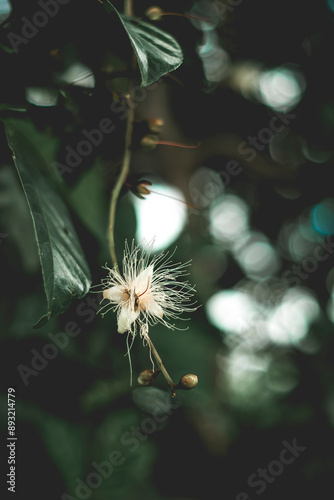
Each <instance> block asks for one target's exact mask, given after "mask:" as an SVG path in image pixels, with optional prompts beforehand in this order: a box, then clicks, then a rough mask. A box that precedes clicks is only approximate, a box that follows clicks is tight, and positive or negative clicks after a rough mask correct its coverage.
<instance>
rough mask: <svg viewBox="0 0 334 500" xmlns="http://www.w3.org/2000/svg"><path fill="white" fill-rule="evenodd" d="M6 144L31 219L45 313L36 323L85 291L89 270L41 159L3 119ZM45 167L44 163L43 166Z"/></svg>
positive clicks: (65, 306)
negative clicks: (41, 281) (41, 274)
mask: <svg viewBox="0 0 334 500" xmlns="http://www.w3.org/2000/svg"><path fill="white" fill-rule="evenodd" d="M6 133H7V139H8V144H9V146H10V148H11V149H12V151H13V159H14V162H15V165H16V168H17V171H18V174H19V177H20V180H21V183H22V186H23V189H24V192H25V195H26V198H27V201H28V205H29V208H30V213H31V216H32V219H33V223H34V229H35V235H36V240H37V245H38V251H39V256H40V261H41V265H42V273H43V280H44V288H45V294H46V299H47V313H46V314H45V315H44V316H43V317H42V318H41V320H40V321H39V323H38V324H37V325H36V326H41V325H42V324H43V323H45V321H46V320H48V319H50V318H51V316H58V315H59V314H61V313H63V312H64V311H65V310H66V309H67V308H68V307H69V305H70V303H71V301H72V299H73V297H74V296H77V297H79V298H81V297H83V296H84V295H86V294H87V292H88V291H89V288H90V284H91V278H90V272H89V268H88V265H87V263H86V260H85V257H84V254H83V251H82V248H81V245H80V243H79V240H78V237H77V234H76V232H75V229H74V227H73V225H72V223H71V220H70V215H69V213H68V210H67V208H66V206H65V204H64V202H63V200H62V199H61V197H60V196H59V194H58V193H57V192H56V191H55V190H54V189H53V188H52V186H51V185H50V184H49V183H48V182H47V180H46V179H45V177H44V175H43V173H42V172H43V162H44V160H43V159H42V158H41V157H40V156H39V154H38V152H37V151H36V150H35V149H34V148H33V146H32V145H31V144H30V142H29V141H28V140H27V139H26V137H25V135H24V134H22V132H21V131H20V130H19V128H18V126H17V125H16V124H14V123H13V122H6ZM44 171H45V167H44Z"/></svg>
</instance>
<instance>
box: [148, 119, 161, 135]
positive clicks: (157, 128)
mask: <svg viewBox="0 0 334 500" xmlns="http://www.w3.org/2000/svg"><path fill="white" fill-rule="evenodd" d="M163 125H164V121H163V119H162V118H149V120H148V126H149V129H150V131H151V132H153V134H159V133H160V132H161V129H162V127H163Z"/></svg>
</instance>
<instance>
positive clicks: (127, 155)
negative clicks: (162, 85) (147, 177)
mask: <svg viewBox="0 0 334 500" xmlns="http://www.w3.org/2000/svg"><path fill="white" fill-rule="evenodd" d="M124 14H126V15H128V16H130V15H131V14H132V0H125V1H124ZM135 63H136V61H135V57H134V54H133V57H132V67H133V68H132V69H134V66H135ZM132 88H133V81H132V80H130V81H129V86H128V95H127V101H128V116H127V122H126V130H125V139H124V155H123V162H122V166H121V169H120V172H119V175H118V178H117V181H116V183H115V185H114V187H113V190H112V192H111V198H110V208H109V226H108V242H109V250H110V255H111V260H112V263H113V267H114V268H115V269H116V270H118V264H117V257H116V251H115V236H114V229H115V215H116V205H117V200H118V197H119V194H120V192H121V189H122V186H123V184H124V183H125V181H126V179H127V177H128V174H129V168H130V161H131V140H132V128H133V120H134V107H133V106H132V96H131V92H132Z"/></svg>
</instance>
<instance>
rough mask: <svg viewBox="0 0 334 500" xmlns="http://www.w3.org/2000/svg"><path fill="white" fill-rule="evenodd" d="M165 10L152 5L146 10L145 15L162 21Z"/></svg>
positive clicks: (152, 19)
mask: <svg viewBox="0 0 334 500" xmlns="http://www.w3.org/2000/svg"><path fill="white" fill-rule="evenodd" d="M163 14H164V12H163V10H162V9H160V7H156V6H154V7H150V8H149V9H147V10H146V12H145V16H146V17H148V18H149V19H150V20H151V21H160V19H161V18H162V16H163Z"/></svg>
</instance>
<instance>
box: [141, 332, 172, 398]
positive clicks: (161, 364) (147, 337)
mask: <svg viewBox="0 0 334 500" xmlns="http://www.w3.org/2000/svg"><path fill="white" fill-rule="evenodd" d="M145 340H147V343H148V345H149V348H150V350H151V353H152V354H153V356H154V359H155V360H156V362H157V365H158V367H159V369H160V370H161V373H162V374H163V376H164V377H165V379H166V382H167V384H168V385H169V387H170V388H171V390H172V397H174V395H175V386H176V384H174V382H173V379H172V378H171V376H170V375H169V373H168V371H167V370H166V368H165V366H164V364H163V362H162V359H161V358H160V356H159V354H158V351H157V350H156V348H155V347H154V344H153V342H152V340H151V339H150V337H149V336H148V334H147V335H146V336H145Z"/></svg>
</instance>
